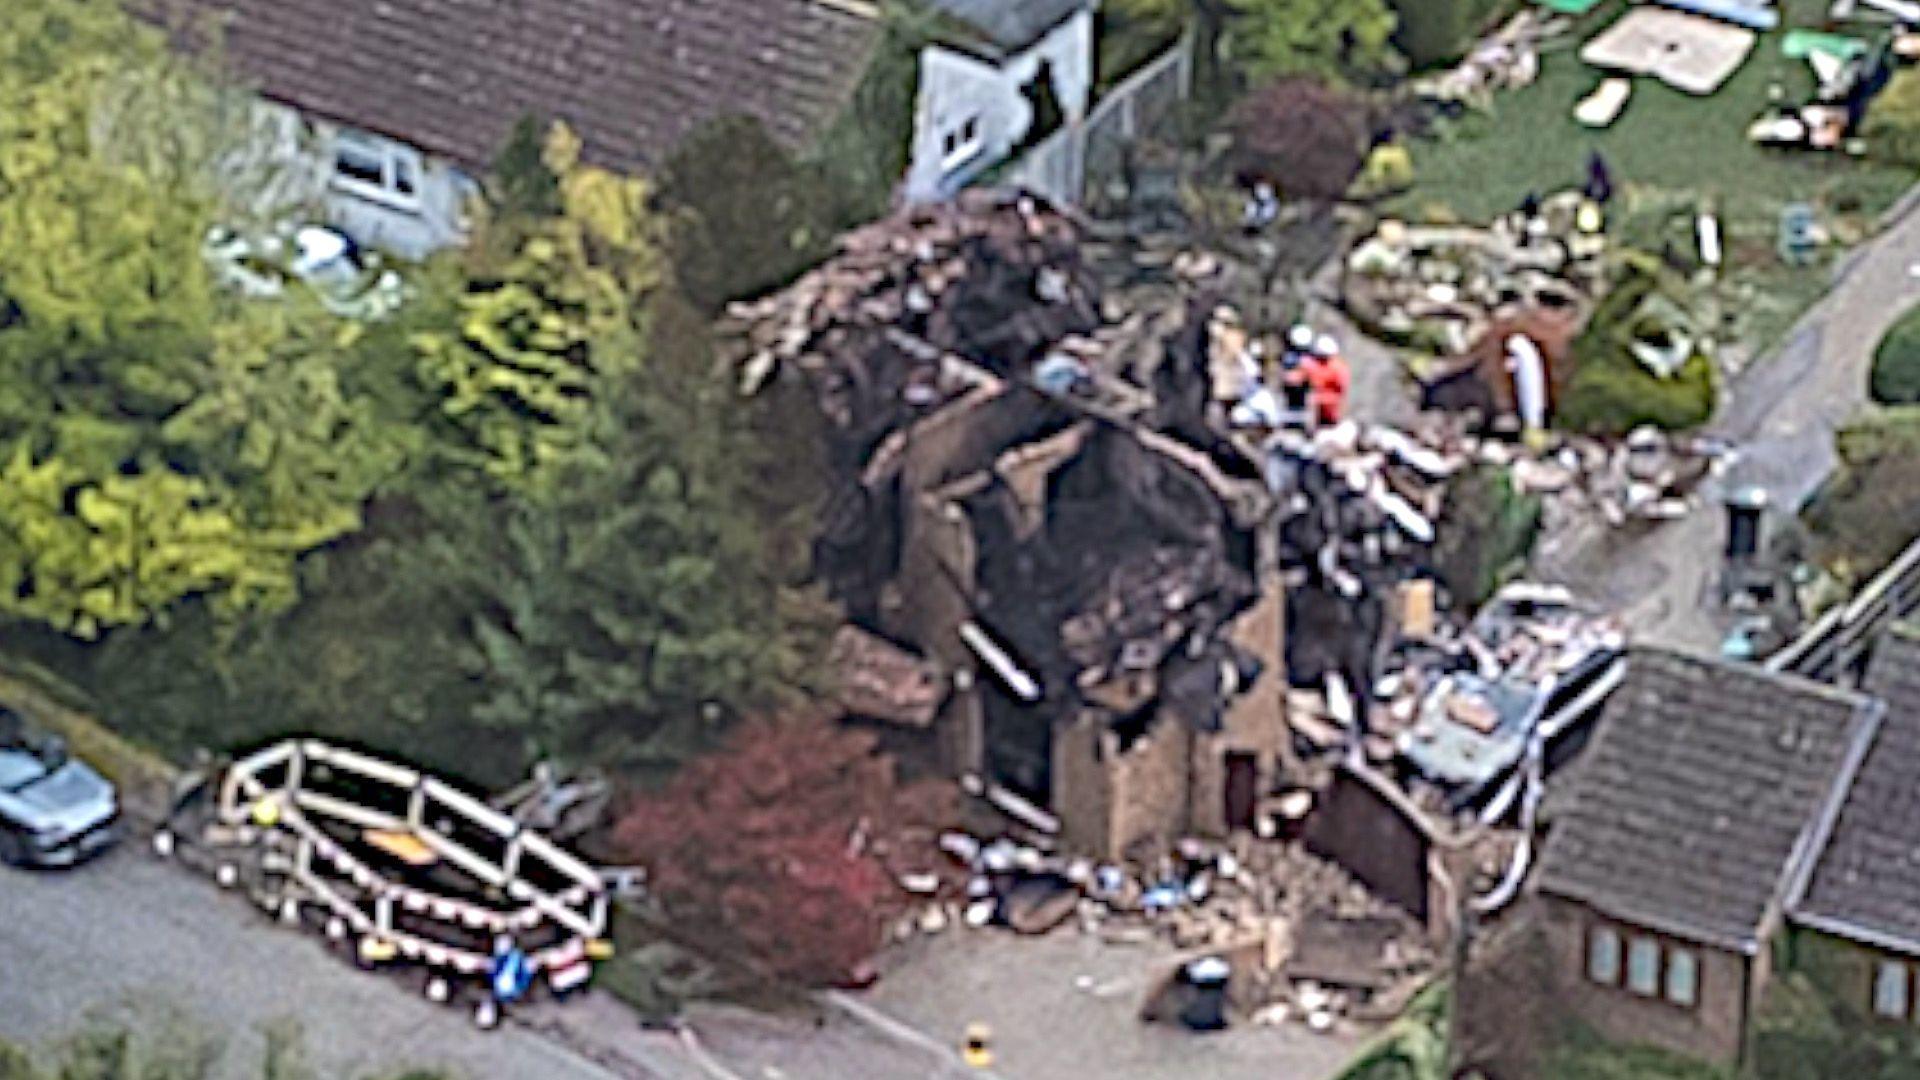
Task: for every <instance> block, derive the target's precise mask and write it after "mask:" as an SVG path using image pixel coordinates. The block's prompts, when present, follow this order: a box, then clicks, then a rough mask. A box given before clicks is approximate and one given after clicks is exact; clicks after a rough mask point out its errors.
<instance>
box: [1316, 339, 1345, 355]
mask: <svg viewBox="0 0 1920 1080" xmlns="http://www.w3.org/2000/svg"><path fill="white" fill-rule="evenodd" d="M1313 355H1315V356H1338V355H1340V343H1339V342H1337V341H1335V340H1333V335H1332V334H1321V335H1320V336H1319V337H1317V338H1315V339H1314V342H1313Z"/></svg>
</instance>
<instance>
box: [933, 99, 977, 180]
mask: <svg viewBox="0 0 1920 1080" xmlns="http://www.w3.org/2000/svg"><path fill="white" fill-rule="evenodd" d="M980 128H981V124H980V114H979V113H969V114H968V115H967V117H966V118H965V119H963V120H961V121H960V122H959V123H957V124H949V125H947V127H946V130H944V131H942V132H941V133H940V171H941V172H952V171H953V170H955V169H957V168H959V167H960V166H962V165H965V164H966V163H967V162H969V161H972V160H973V159H974V158H975V157H977V156H978V155H979V153H980V151H981V150H982V149H984V148H985V147H986V145H987V140H986V138H985V136H984V135H983V134H982V133H981V130H980Z"/></svg>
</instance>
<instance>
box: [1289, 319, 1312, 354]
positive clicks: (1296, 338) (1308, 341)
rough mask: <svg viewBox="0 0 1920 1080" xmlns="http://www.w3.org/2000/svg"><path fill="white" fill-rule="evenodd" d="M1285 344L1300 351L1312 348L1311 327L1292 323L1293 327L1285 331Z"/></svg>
mask: <svg viewBox="0 0 1920 1080" xmlns="http://www.w3.org/2000/svg"><path fill="white" fill-rule="evenodd" d="M1287 344H1288V345H1291V346H1292V347H1294V348H1295V349H1299V350H1301V351H1305V350H1307V349H1311V348H1313V327H1311V326H1308V325H1307V324H1306V323H1294V324H1293V329H1291V330H1288V331H1287Z"/></svg>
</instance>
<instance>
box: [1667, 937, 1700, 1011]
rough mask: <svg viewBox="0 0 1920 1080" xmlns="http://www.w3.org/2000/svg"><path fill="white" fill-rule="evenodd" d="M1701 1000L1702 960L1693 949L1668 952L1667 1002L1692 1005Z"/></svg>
mask: <svg viewBox="0 0 1920 1080" xmlns="http://www.w3.org/2000/svg"><path fill="white" fill-rule="evenodd" d="M1699 999H1700V960H1699V958H1698V957H1697V956H1695V955H1694V952H1693V950H1691V949H1670V950H1668V952H1667V1000H1668V1001H1671V1002H1673V1003H1674V1004H1675V1005H1692V1004H1694V1003H1695V1002H1696V1001H1698V1000H1699Z"/></svg>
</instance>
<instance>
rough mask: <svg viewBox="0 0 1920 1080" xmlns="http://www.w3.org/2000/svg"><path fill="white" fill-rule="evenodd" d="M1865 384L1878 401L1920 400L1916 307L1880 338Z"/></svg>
mask: <svg viewBox="0 0 1920 1080" xmlns="http://www.w3.org/2000/svg"><path fill="white" fill-rule="evenodd" d="M1867 387H1868V390H1869V392H1870V393H1872V395H1873V400H1875V401H1877V402H1879V403H1880V404H1882V405H1914V404H1920V311H1913V312H1910V313H1908V314H1907V315H1906V316H1904V317H1903V318H1901V320H1900V321H1899V322H1897V323H1894V324H1893V329H1891V330H1888V331H1887V336H1886V337H1883V338H1881V339H1880V346H1879V348H1877V349H1875V350H1874V353H1873V374H1872V376H1871V377H1870V378H1869V380H1868V383H1867Z"/></svg>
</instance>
